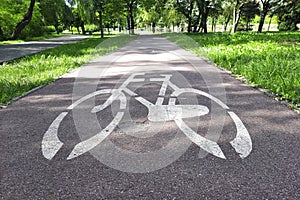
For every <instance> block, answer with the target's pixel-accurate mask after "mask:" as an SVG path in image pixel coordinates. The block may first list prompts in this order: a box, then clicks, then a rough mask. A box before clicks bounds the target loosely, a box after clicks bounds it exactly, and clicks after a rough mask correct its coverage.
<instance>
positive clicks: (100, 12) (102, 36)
mask: <svg viewBox="0 0 300 200" xmlns="http://www.w3.org/2000/svg"><path fill="white" fill-rule="evenodd" d="M98 13H99V18H100V21H99V23H100V24H99V25H100V37H101V38H104V31H103V17H102V5H101V8H100V10H99V12H98Z"/></svg>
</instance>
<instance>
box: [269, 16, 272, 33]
mask: <svg viewBox="0 0 300 200" xmlns="http://www.w3.org/2000/svg"><path fill="white" fill-rule="evenodd" d="M272 18H273V15H271V16H270V21H269V25H268V31H270V27H271V23H272Z"/></svg>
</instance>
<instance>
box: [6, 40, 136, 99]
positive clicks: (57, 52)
mask: <svg viewBox="0 0 300 200" xmlns="http://www.w3.org/2000/svg"><path fill="white" fill-rule="evenodd" d="M133 39H135V36H129V35H123V36H117V37H111V38H110V39H108V38H104V39H100V38H98V37H97V38H96V37H91V38H88V39H85V40H82V41H80V42H78V43H75V44H67V45H63V46H60V47H57V48H55V49H50V50H46V51H43V52H41V53H38V54H35V55H32V56H28V57H24V58H21V59H19V60H16V61H14V62H12V63H4V64H3V65H2V66H1V65H0V74H1V76H0V105H1V104H2V105H6V104H8V103H10V102H11V100H12V99H13V98H15V97H18V96H20V95H22V94H24V93H25V92H27V91H29V90H31V89H33V88H35V87H37V86H40V85H44V84H47V83H49V82H52V81H53V80H54V79H56V78H58V77H59V76H61V75H63V74H66V73H67V72H69V71H71V70H72V69H74V68H78V67H80V66H82V65H83V64H85V63H87V62H89V61H91V60H92V59H93V58H95V57H97V56H101V55H104V54H106V53H108V52H110V51H113V50H115V49H117V48H120V47H121V46H123V45H125V44H127V43H128V42H130V41H132V40H133ZM99 44H100V45H99Z"/></svg>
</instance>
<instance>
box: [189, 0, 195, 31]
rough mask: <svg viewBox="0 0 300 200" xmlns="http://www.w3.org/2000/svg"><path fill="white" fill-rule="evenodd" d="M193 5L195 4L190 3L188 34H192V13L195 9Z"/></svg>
mask: <svg viewBox="0 0 300 200" xmlns="http://www.w3.org/2000/svg"><path fill="white" fill-rule="evenodd" d="M193 3H194V2H193V1H191V2H190V9H189V17H188V33H190V32H191V30H192V12H193V7H194V6H193V5H194V4H193Z"/></svg>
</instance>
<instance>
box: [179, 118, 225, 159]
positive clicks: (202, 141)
mask: <svg viewBox="0 0 300 200" xmlns="http://www.w3.org/2000/svg"><path fill="white" fill-rule="evenodd" d="M175 122H176V124H177V126H178V127H179V128H180V130H181V131H182V132H183V133H184V134H185V135H186V136H187V137H188V138H189V139H190V140H191V141H192V142H194V143H195V144H196V145H198V146H199V147H200V148H202V149H204V150H205V151H207V152H208V153H211V154H212V155H214V156H217V157H219V158H222V159H226V157H225V155H224V153H223V152H222V150H221V148H220V146H219V145H218V144H217V143H216V142H213V141H211V140H208V139H206V138H205V137H202V136H201V135H199V134H197V133H196V132H195V131H193V130H192V129H191V128H190V127H188V126H187V125H186V124H185V123H184V122H183V120H182V119H175Z"/></svg>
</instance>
